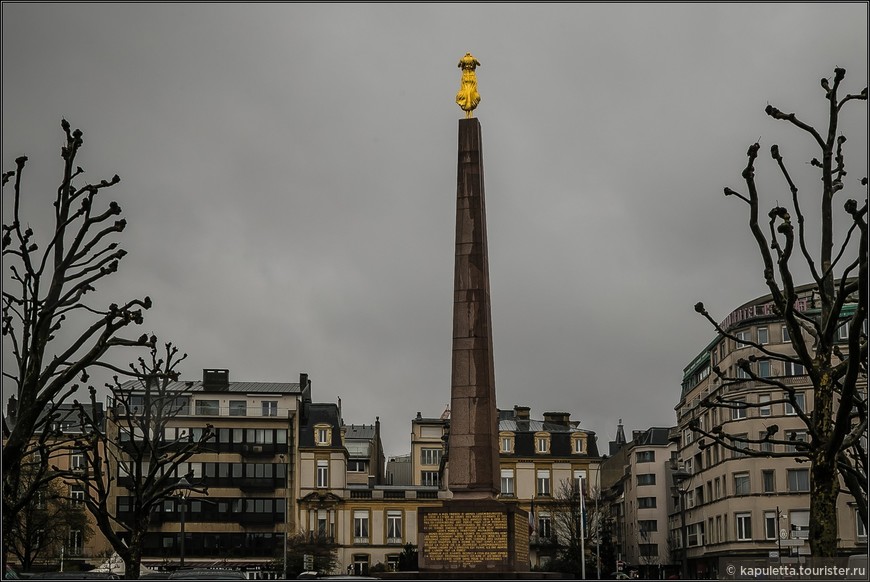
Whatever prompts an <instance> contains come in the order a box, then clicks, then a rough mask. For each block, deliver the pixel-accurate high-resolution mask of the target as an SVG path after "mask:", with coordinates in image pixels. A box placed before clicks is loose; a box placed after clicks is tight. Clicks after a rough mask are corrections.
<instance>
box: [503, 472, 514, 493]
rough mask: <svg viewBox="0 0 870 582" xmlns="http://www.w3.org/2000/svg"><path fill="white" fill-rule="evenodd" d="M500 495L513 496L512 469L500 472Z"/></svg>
mask: <svg viewBox="0 0 870 582" xmlns="http://www.w3.org/2000/svg"><path fill="white" fill-rule="evenodd" d="M501 494H502V495H511V496H513V495H515V494H516V490H515V488H514V470H513V469H502V470H501Z"/></svg>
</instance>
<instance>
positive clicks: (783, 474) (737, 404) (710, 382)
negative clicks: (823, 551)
mask: <svg viewBox="0 0 870 582" xmlns="http://www.w3.org/2000/svg"><path fill="white" fill-rule="evenodd" d="M770 301H771V298H770V296H766V297H760V298H758V299H755V300H753V301H750V302H748V303H746V304H744V305H742V306H740V307H739V308H738V309H736V310H735V311H734V312H733V313H732V314H731V315H729V316H728V318H726V320H725V322H723V328H724V329H725V330H726V331H727V332H728V333H730V334H732V335H734V336H736V337H737V338H738V340H739V339H743V340H745V341H746V342H753V343H757V344H761V345H763V346H764V347H765V348H766V349H767V350H769V351H771V352H775V353H781V354H793V353H794V352H793V351H792V347H791V341H790V338H789V334H788V330H787V329H786V327H785V326H784V325H783V323H782V320H781V319H780V318H779V317H778V316H777V315H776V314H775V313H774V312H773V309H772V306H771V303H770ZM796 307H797V309H799V310H801V311H803V312H804V313H806V314H808V315H812V313H813V308H812V303H811V299H810V296H809V288H805V289H804V293H802V294H801V296H800V298H799V300H798V302H797V304H796ZM851 309H854V307H852V308H851ZM843 313H844V315H846V314H849V313H850V306H848V305H847V306H845V307H844V310H843ZM842 348H843V349H845V346H842ZM741 358H743V359H746V360H749V361H750V366H751V370H752V372H753V373H754V374H755V375H757V376H759V377H769V378H775V379H776V380H777V381H778V382H779V383H781V384H782V385H784V386H787V387H789V388H792V389H794V390H795V402H796V404H797V408H798V409H800V410H802V411H803V412H806V413H807V414H810V413H811V411H812V410H813V390H812V386H811V384H810V382H809V378H808V377H807V376H806V374H805V370H804V369H803V368H802V367H801V366H800V365H798V364H792V363H789V362H783V361H779V360H775V359H770V358H768V357H765V354H763V353H762V352H761V351H760V350H758V349H757V348H755V347H752V346H749V345H746V344H743V343H741V342H740V341H736V342H735V341H732V340H730V339H728V338H725V337H722V336H719V337H716V338H715V339H714V340H713V341H712V342H710V344H709V345H707V346H706V347H705V348H704V349H703V350H701V352H700V353H699V354H698V355H697V356H696V357H695V358H694V359H693V361H692V362H691V363H690V364H689V365H688V366H686V368H685V369H684V373H683V383H682V391H681V395H680V400H679V403H678V404H677V406H676V412H677V420H678V432H677V433H676V434H675V440H676V441H677V443H678V447H679V453H678V463H679V466H680V467H682V468H684V469H685V471H686V472H687V473H688V474H689V475H690V476H689V478H688V479H687V480H685V481H684V482H682V483H681V484H680V490H681V491H683V492H684V495H683V498H684V499H685V518H686V524H687V530H688V531H687V534H688V535H687V538H688V544H687V548H686V553H687V556H688V564H689V572H690V574H691V575H693V576H708V575H713V574H715V573H716V567H717V563H718V558H719V557H723V556H728V557H765V558H766V557H769V556H771V555H772V554H771V552H774V553H776V552H779V551H780V550H782V555H783V556H784V559H786V560H788V558H790V557H791V556H790V555H789V554H798V555H806V554H808V552H809V544H808V543H806V541H805V540H806V537H807V533H808V526H809V506H810V503H809V487H810V474H809V466H808V463H805V462H804V463H801V462H798V460H797V459H795V458H794V457H789V456H783V455H782V454H783V453H788V452H789V451H794V450H795V445H793V444H790V443H791V442H797V441H806V440H807V431H806V425H805V423H804V422H803V421H802V420H801V419H800V418H799V416H798V414H797V411H796V407H795V406H793V405H792V404H791V402H790V401H789V402H783V400H788V396H787V394H786V392H785V391H784V390H783V389H777V388H776V387H772V386H770V385H768V384H765V383H763V382H762V381H759V380H753V379H751V378H750V377H748V376H747V375H746V373H745V371H743V370H741V369H739V368H738V366H737V361H738V359H741ZM713 366H718V367H719V369H720V370H721V371H722V372H723V373H724V374H725V375H726V377H737V378H740V377H744V376H747V377H746V378H745V380H744V381H741V382H739V383H737V384H735V385H733V386H729V387H723V386H722V384H723V382H722V381H721V380H720V379H719V378H718V376H717V375H716V374H715V373H712V367H713ZM864 382H865V383H864V386H863V392H864V395H865V398H866V390H867V387H866V379H865V380H864ZM720 394H721V395H724V396H725V397H726V398H727V399H728V401H730V402H732V403H734V404H732V405H731V407H720V406H713V407H706V406H704V405H703V404H702V401H704V400H708V399H715V398H716V397H717V396H718V395H720ZM693 421H694V422H697V423H699V424H698V426H699V427H701V428H702V429H704V430H707V431H709V430H711V429H713V427H721V429H722V431H723V433H726V434H729V435H733V436H737V437H741V436H742V437H747V438H750V439H755V440H763V438H764V435H765V434H766V433H767V431H768V429H769V428H771V427H773V426H776V427H778V432H777V433H776V437H775V438H777V439H783V440H786V441H789V442H788V443H782V444H780V443H777V444H774V443H763V444H751V445H746V446H750V447H751V448H753V449H754V450H758V451H760V452H762V453H764V452H769V453H772V454H773V455H778V456H769V457H765V456H762V457H757V456H748V455H746V454H745V453H742V452H740V451H732V450H729V449H727V448H725V447H724V446H721V445H717V444H713V443H711V442H710V439H698V438H696V436H695V435H696V433H694V432H693V431H692V430H691V429H690V427H689V425H690V422H693ZM717 430H718V429H717ZM681 515H682V514H681V513H680V511H679V506H677V510H676V511H675V512H674V514H673V515H672V518H671V527H672V529H673V531H674V535H675V537H676V539H677V540H680V539H681V536H680V535H679V532H680V529H681V524H680V519H681ZM838 522H839V526H838V527H839V538H840V551H841V553H843V554H851V553H866V551H867V532H866V529H865V528H864V527H863V524H861V523H860V520H859V519H858V516H857V512H856V506H855V502H854V499H853V498H852V497H851V496H850V495H849V494H848V492H847V491H846V489H845V488H843V489H842V491H841V493H840V496H839V505H838ZM781 537H784V538H786V539H787V540H788V541H784V540H781V539H780V538H781ZM681 553H682V550H681Z"/></svg>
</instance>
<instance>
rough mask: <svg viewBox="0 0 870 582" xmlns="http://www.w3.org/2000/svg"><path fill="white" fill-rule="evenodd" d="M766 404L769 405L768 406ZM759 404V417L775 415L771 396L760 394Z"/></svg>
mask: <svg viewBox="0 0 870 582" xmlns="http://www.w3.org/2000/svg"><path fill="white" fill-rule="evenodd" d="M765 403H767V405H766V406H765ZM758 404H759V406H758V416H770V415H771V414H772V413H773V411H772V410H771V408H770V394H759V395H758Z"/></svg>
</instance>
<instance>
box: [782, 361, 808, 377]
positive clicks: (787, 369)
mask: <svg viewBox="0 0 870 582" xmlns="http://www.w3.org/2000/svg"><path fill="white" fill-rule="evenodd" d="M782 366H783V368H782V369H783V375H784V376H803V375H804V374H806V372H805V371H804V366H803V364H798V363H797V362H783V363H782Z"/></svg>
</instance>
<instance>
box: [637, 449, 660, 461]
mask: <svg viewBox="0 0 870 582" xmlns="http://www.w3.org/2000/svg"><path fill="white" fill-rule="evenodd" d="M634 459H635V462H637V463H652V462H655V460H656V452H655V451H638V452H637V453H635V457H634Z"/></svg>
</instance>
